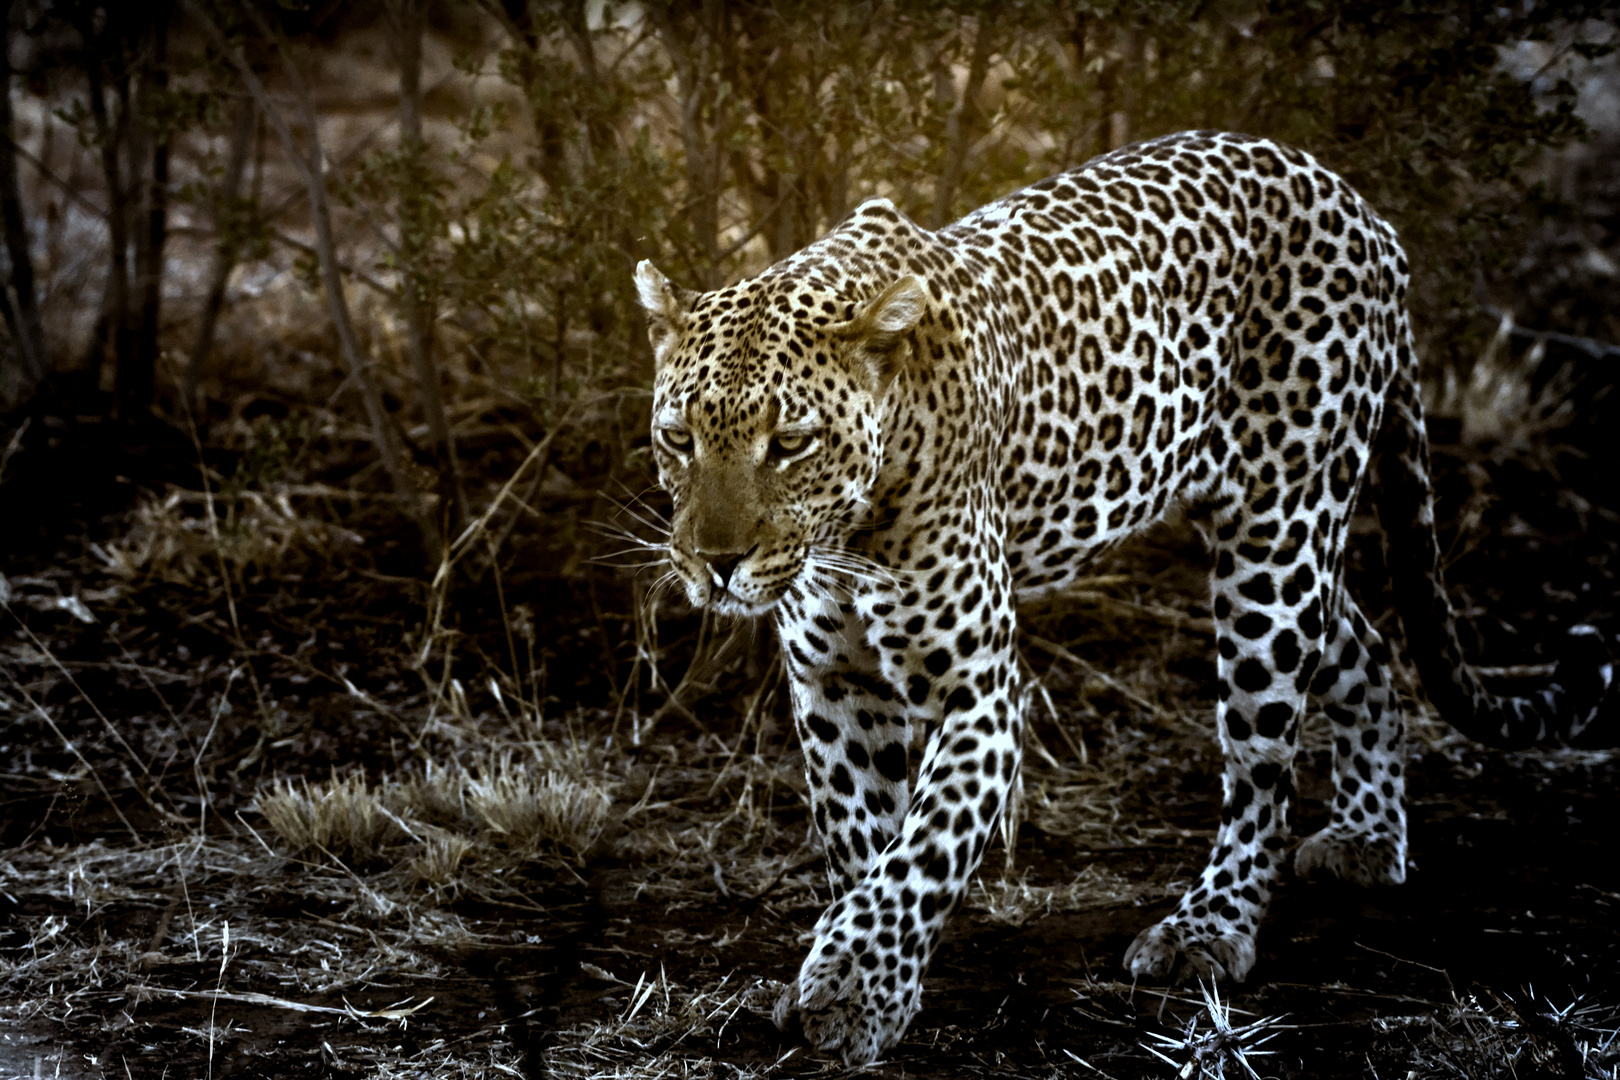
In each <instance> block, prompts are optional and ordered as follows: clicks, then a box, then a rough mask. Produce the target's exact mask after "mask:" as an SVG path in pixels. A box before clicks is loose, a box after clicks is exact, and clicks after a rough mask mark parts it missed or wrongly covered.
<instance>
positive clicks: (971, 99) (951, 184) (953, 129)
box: [932, 10, 995, 229]
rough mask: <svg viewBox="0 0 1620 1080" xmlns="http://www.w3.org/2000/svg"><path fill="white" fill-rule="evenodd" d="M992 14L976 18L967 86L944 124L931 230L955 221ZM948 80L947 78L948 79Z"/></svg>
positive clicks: (975, 128) (974, 126)
mask: <svg viewBox="0 0 1620 1080" xmlns="http://www.w3.org/2000/svg"><path fill="white" fill-rule="evenodd" d="M994 31H995V14H994V13H993V11H991V10H986V12H985V13H984V14H983V15H980V16H979V19H978V26H977V28H976V29H975V30H974V33H973V58H972V59H971V60H969V61H968V76H967V85H966V86H964V87H963V88H962V97H961V100H959V101H958V102H957V103H956V107H955V108H954V109H952V110H951V115H950V119H949V120H947V121H946V124H945V162H944V168H943V169H942V170H941V172H940V177H939V183H938V185H936V186H935V188H934V215H933V222H932V223H933V227H934V228H936V229H937V228H940V227H941V226H943V225H947V224H949V223H950V222H951V221H952V220H954V219H955V216H956V215H955V214H954V213H953V212H952V207H953V206H954V204H955V203H956V192H957V189H958V188H959V187H961V186H962V173H963V170H964V169H966V168H967V155H968V151H969V150H970V149H972V147H973V139H974V137H975V136H976V135H977V134H978V132H979V128H980V126H981V124H980V119H981V118H980V114H979V93H980V91H982V90H983V89H984V80H985V76H986V75H988V74H989V72H990V56H991V54H992V48H991V46H992V45H993V44H994V42H995V33H994ZM947 77H949V76H947Z"/></svg>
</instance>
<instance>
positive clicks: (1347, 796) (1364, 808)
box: [1294, 595, 1406, 885]
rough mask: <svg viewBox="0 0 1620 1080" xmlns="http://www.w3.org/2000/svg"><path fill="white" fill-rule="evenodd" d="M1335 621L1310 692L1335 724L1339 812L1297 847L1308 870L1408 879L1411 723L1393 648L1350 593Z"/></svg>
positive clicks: (1368, 881)
mask: <svg viewBox="0 0 1620 1080" xmlns="http://www.w3.org/2000/svg"><path fill="white" fill-rule="evenodd" d="M1341 603H1342V611H1343V614H1342V615H1340V617H1339V618H1338V620H1337V621H1336V622H1335V623H1334V624H1333V625H1330V626H1329V627H1328V636H1327V642H1326V645H1327V648H1326V651H1325V659H1324V660H1323V662H1322V666H1321V667H1320V668H1318V669H1317V672H1316V675H1315V677H1314V678H1313V679H1312V680H1311V694H1312V696H1314V697H1315V698H1316V699H1317V701H1319V702H1320V703H1321V705H1322V710H1323V711H1324V712H1326V713H1327V714H1328V716H1329V717H1330V718H1331V719H1332V722H1333V788H1334V796H1333V818H1332V821H1331V822H1330V823H1329V824H1328V826H1327V827H1326V828H1324V829H1323V830H1322V831H1321V832H1318V833H1316V834H1315V835H1313V836H1310V837H1308V838H1307V839H1306V840H1305V841H1304V842H1303V843H1301V844H1300V846H1299V850H1298V851H1296V852H1295V853H1294V868H1295V869H1296V870H1297V871H1299V873H1301V874H1310V873H1316V872H1323V873H1329V874H1333V875H1335V876H1337V877H1341V878H1344V879H1345V880H1347V881H1353V882H1355V883H1357V884H1359V885H1399V884H1400V883H1401V882H1403V881H1405V880H1406V805H1405V795H1406V725H1405V723H1404V721H1403V718H1402V716H1401V705H1400V699H1399V697H1398V695H1397V694H1396V693H1395V690H1394V688H1393V687H1392V686H1391V685H1390V680H1389V669H1388V663H1389V648H1388V646H1386V645H1385V644H1384V639H1383V638H1382V637H1380V636H1379V634H1378V631H1377V630H1375V629H1374V628H1373V627H1372V625H1371V624H1370V623H1368V622H1367V619H1366V617H1365V616H1364V615H1363V614H1362V613H1361V611H1360V610H1359V609H1358V608H1357V607H1356V605H1355V601H1354V600H1352V599H1351V598H1350V597H1349V596H1348V595H1345V596H1343V597H1342V600H1341Z"/></svg>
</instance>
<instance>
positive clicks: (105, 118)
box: [78, 8, 131, 394]
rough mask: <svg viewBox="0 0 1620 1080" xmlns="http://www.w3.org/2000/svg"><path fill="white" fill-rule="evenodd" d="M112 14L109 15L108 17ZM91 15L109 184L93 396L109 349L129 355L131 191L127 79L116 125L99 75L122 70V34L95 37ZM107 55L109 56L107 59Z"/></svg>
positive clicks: (90, 67)
mask: <svg viewBox="0 0 1620 1080" xmlns="http://www.w3.org/2000/svg"><path fill="white" fill-rule="evenodd" d="M108 14H109V15H111V12H109V13H108ZM93 17H94V13H93V11H91V10H90V9H88V8H86V9H85V10H84V13H83V17H82V18H81V20H80V21H79V24H78V29H79V34H80V37H81V39H82V40H83V43H84V75H85V82H86V83H87V87H88V90H89V99H90V118H91V121H92V122H93V123H94V124H95V132H96V141H97V143H99V145H100V150H101V173H102V180H103V182H104V183H105V184H106V185H107V248H108V252H107V255H108V258H107V288H106V292H105V293H104V295H103V297H102V302H101V312H100V314H99V315H98V316H97V317H96V325H95V329H94V331H93V332H92V333H91V336H90V350H89V354H88V355H87V356H86V357H85V367H86V369H87V370H86V371H85V373H84V374H85V380H86V382H87V384H88V385H87V386H86V387H85V389H87V390H89V391H90V392H91V393H92V394H93V393H95V391H96V390H98V389H99V387H100V382H101V370H102V367H103V366H104V365H105V363H106V360H107V355H108V347H109V345H110V346H111V353H112V357H113V362H114V363H115V364H121V363H122V362H123V360H124V358H125V357H127V356H128V355H129V351H130V349H129V346H130V336H131V335H130V325H129V192H128V188H127V187H126V185H125V183H124V172H123V168H122V166H121V165H120V162H119V146H120V145H121V144H122V143H123V142H124V139H125V132H126V129H127V127H128V114H129V93H128V89H127V82H128V77H127V76H123V85H121V86H120V87H119V89H120V93H119V101H120V103H121V107H120V110H119V115H118V118H117V122H116V123H114V121H113V118H112V117H110V116H109V115H108V113H107V100H106V96H105V95H106V89H107V88H106V82H105V80H104V78H103V76H102V62H103V60H104V59H110V60H111V61H113V62H112V63H111V64H110V66H111V68H112V70H114V71H121V70H122V66H123V65H122V63H121V61H122V57H123V48H122V42H121V40H120V37H119V35H120V29H119V28H118V27H116V26H115V25H111V23H112V21H113V20H111V19H109V25H108V26H105V27H103V28H102V30H101V31H100V32H99V33H98V32H97V31H96V29H95V26H94V23H93V21H92V19H93ZM109 54H111V55H109Z"/></svg>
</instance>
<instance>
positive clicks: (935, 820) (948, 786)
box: [776, 563, 1023, 1065]
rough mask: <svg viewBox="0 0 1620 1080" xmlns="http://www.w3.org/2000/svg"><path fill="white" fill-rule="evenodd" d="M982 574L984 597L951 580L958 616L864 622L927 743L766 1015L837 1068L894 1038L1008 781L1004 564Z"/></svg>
mask: <svg viewBox="0 0 1620 1080" xmlns="http://www.w3.org/2000/svg"><path fill="white" fill-rule="evenodd" d="M968 572H969V573H971V571H968ZM979 572H980V573H981V574H982V573H983V570H980V571H979ZM991 574H993V575H999V577H991V579H990V583H989V585H990V587H986V584H987V583H986V582H985V581H984V580H983V579H982V578H981V579H980V580H979V581H977V582H975V581H971V580H969V581H965V582H964V581H963V580H962V579H960V578H959V579H957V581H956V583H955V584H956V588H957V591H958V594H959V595H965V596H966V597H967V600H966V601H963V602H961V603H960V604H959V603H958V602H955V601H953V602H951V603H949V604H945V605H943V606H941V605H940V604H932V605H930V603H929V601H928V600H927V599H926V598H924V597H923V596H921V595H919V593H918V592H908V593H907V594H906V595H905V596H904V597H901V598H898V599H897V602H895V603H887V602H886V603H883V604H880V605H877V606H876V607H875V609H874V610H873V614H872V625H871V628H870V630H869V635H868V636H869V640H870V641H872V642H873V644H874V645H875V646H876V647H877V648H878V650H879V652H880V654H881V658H882V663H883V672H884V677H885V679H886V681H888V682H889V683H890V684H891V685H893V686H895V687H897V688H899V692H900V693H901V694H902V695H903V701H904V704H905V706H906V707H907V708H908V709H909V711H910V714H911V718H912V722H913V723H918V722H921V723H924V724H926V725H927V726H928V731H929V733H930V734H929V740H928V745H927V747H926V749H925V751H924V753H923V759H922V763H921V764H920V766H919V767H918V779H917V789H916V794H915V795H914V797H913V798H912V800H911V804H910V806H909V807H908V808H907V809H906V812H905V817H904V821H903V823H902V825H901V828H900V833H899V835H898V836H896V837H895V839H894V840H893V841H892V842H891V843H890V844H889V846H888V848H887V849H886V850H884V851H883V852H881V853H880V854H878V855H877V856H876V857H875V858H874V859H873V860H872V862H871V865H870V866H869V867H868V868H867V869H866V872H865V874H864V876H862V877H861V878H860V879H859V880H857V881H856V882H855V883H854V885H853V887H852V888H850V889H849V890H848V891H847V892H845V893H844V894H843V895H841V896H840V897H838V899H836V900H835V901H834V902H833V903H832V904H831V906H829V907H828V908H827V910H826V911H825V912H824V913H823V914H822V916H821V918H820V919H818V920H817V922H816V928H815V942H814V944H813V945H812V946H811V948H810V953H809V955H808V956H807V957H806V958H805V961H804V964H803V965H802V966H801V968H800V970H799V977H798V979H797V981H796V982H795V983H794V984H793V985H791V986H790V987H789V988H788V990H787V992H786V994H784V996H783V998H782V1000H781V1001H780V1002H779V1003H778V1004H777V1009H776V1018H777V1023H778V1025H780V1026H784V1027H785V1026H788V1025H789V1024H792V1023H797V1024H798V1025H799V1026H801V1027H802V1029H803V1031H804V1034H805V1036H806V1038H808V1039H809V1041H810V1042H811V1043H813V1044H814V1045H815V1046H817V1047H818V1048H819V1049H821V1050H823V1051H826V1052H837V1053H839V1054H841V1056H842V1057H843V1058H844V1060H845V1062H846V1063H848V1064H852V1065H855V1064H864V1063H867V1062H871V1061H873V1060H876V1058H877V1057H878V1055H879V1054H881V1053H882V1052H883V1051H884V1050H885V1049H887V1048H888V1047H890V1046H892V1045H893V1044H895V1043H896V1042H898V1041H899V1040H900V1038H901V1037H902V1036H903V1035H904V1034H905V1031H906V1028H907V1026H908V1025H909V1024H910V1023H911V1018H912V1017H913V1016H915V1015H916V1013H917V1009H918V1007H919V1004H920V1002H921V997H922V979H923V974H924V972H926V970H927V968H928V963H929V960H930V959H931V958H932V956H933V953H934V950H935V948H936V947H937V946H938V944H939V939H940V935H941V933H942V932H943V930H944V927H945V920H946V918H947V917H948V916H949V915H950V914H951V913H952V912H954V911H955V910H956V909H957V908H958V907H959V906H960V905H961V903H962V900H963V898H964V897H965V896H966V894H967V888H968V878H969V877H970V875H971V874H972V873H973V871H974V870H975V869H977V867H978V865H979V861H980V860H981V859H982V857H983V855H984V849H985V846H986V844H987V843H988V842H989V840H990V837H991V835H992V833H993V831H994V829H995V826H996V824H997V822H998V821H999V819H1000V816H1001V813H1002V810H1003V809H1004V807H1005V806H1006V802H1007V793H1008V791H1009V790H1010V789H1011V787H1012V784H1013V781H1014V778H1015V777H1016V776H1017V772H1018V766H1019V758H1020V751H1021V748H1022V741H1023V738H1022V737H1023V728H1022V717H1021V715H1020V713H1019V708H1018V703H1019V693H1018V680H1019V671H1018V665H1017V663H1016V662H1015V656H1014V653H1013V635H1014V627H1013V615H1012V609H1011V595H1012V592H1011V588H1010V584H1011V574H1010V572H1008V570H1007V568H1006V565H1005V563H1000V564H998V565H997V566H996V567H994V568H992V569H991ZM851 865H853V863H852V864H851Z"/></svg>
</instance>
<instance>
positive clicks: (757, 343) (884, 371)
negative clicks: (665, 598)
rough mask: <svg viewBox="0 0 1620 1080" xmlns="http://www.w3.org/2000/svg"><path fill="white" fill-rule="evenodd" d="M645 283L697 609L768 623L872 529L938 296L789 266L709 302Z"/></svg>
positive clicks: (664, 437)
mask: <svg viewBox="0 0 1620 1080" xmlns="http://www.w3.org/2000/svg"><path fill="white" fill-rule="evenodd" d="M636 285H637V287H638V289H639V291H640V294H641V303H642V306H643V307H645V308H646V310H647V320H648V335H649V337H650V338H651V340H652V347H653V353H654V355H655V357H656V372H657V373H656V376H655V378H654V381H653V418H652V447H653V454H654V457H655V458H656V460H657V462H658V475H659V481H660V483H662V485H663V486H664V488H665V490H667V491H668V492H669V493H670V494H671V495H672V496H674V499H675V515H674V518H673V521H672V529H671V534H670V542H669V558H670V562H671V563H672V564H673V567H674V570H675V572H676V574H677V575H678V576H679V578H680V581H681V583H682V584H683V585H684V586H685V589H686V595H687V598H688V599H689V600H690V601H691V603H692V604H694V605H696V606H707V607H711V608H714V609H716V610H718V611H720V612H722V613H724V614H729V615H761V614H764V613H766V612H767V611H769V610H770V609H771V607H772V605H774V604H775V603H776V602H777V601H778V600H780V599H781V598H782V597H783V596H784V595H785V594H786V593H787V591H788V589H789V588H790V587H792V586H793V585H794V584H795V583H796V582H801V583H804V584H810V582H809V581H807V580H806V579H807V578H813V577H814V576H815V575H816V574H817V572H818V567H821V568H825V567H828V566H830V565H831V564H832V563H834V562H836V561H837V552H838V551H839V550H841V548H842V542H843V539H844V538H845V536H846V534H847V533H848V531H849V529H850V528H851V526H852V524H853V523H854V522H856V521H857V520H858V519H859V517H860V515H861V513H862V509H863V506H864V504H865V503H866V500H867V496H868V494H869V493H870V492H871V490H872V487H873V485H874V484H875V483H876V482H877V478H878V473H879V469H880V467H881V465H882V461H883V445H882V418H883V410H884V401H885V398H886V396H887V394H888V392H889V389H890V386H891V385H892V384H893V382H894V380H895V377H896V375H897V374H898V373H899V372H900V371H901V370H902V369H903V367H904V366H905V365H906V363H907V361H908V358H909V356H910V353H911V350H912V349H913V347H914V346H913V343H912V336H913V335H912V331H913V329H914V328H915V327H916V325H917V322H918V320H919V319H920V318H921V317H922V315H923V312H924V308H925V305H926V302H927V294H926V293H925V292H924V290H923V287H922V285H921V284H920V283H919V282H918V281H917V279H916V278H914V277H903V278H901V279H900V280H898V281H896V282H894V283H893V284H891V285H889V286H888V287H887V288H885V289H882V290H880V291H878V292H877V293H876V295H873V296H869V297H866V298H864V299H851V298H850V297H849V296H847V295H846V296H838V295H835V294H834V293H833V292H831V291H829V290H827V289H824V288H818V287H816V286H815V285H814V284H811V283H807V282H805V281H803V280H795V279H793V278H792V277H790V276H789V275H788V274H787V273H783V272H772V273H767V274H766V275H763V276H762V277H759V278H755V279H752V280H749V281H744V282H741V283H739V284H737V285H734V286H731V287H730V288H726V289H720V290H718V291H716V292H710V293H701V294H700V293H693V292H688V291H686V290H684V289H677V288H675V287H673V286H672V285H671V284H670V283H669V281H668V280H667V279H666V278H665V277H664V275H663V274H661V273H659V272H658V270H656V269H655V268H654V267H653V265H652V264H651V263H649V262H643V263H642V264H641V265H640V266H638V267H637V268H636ZM818 560H819V561H818Z"/></svg>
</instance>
